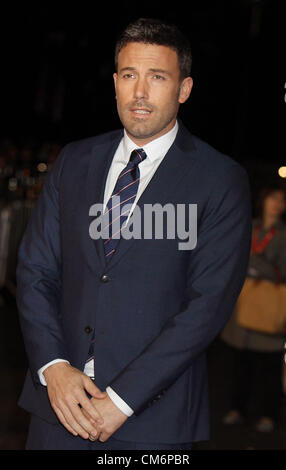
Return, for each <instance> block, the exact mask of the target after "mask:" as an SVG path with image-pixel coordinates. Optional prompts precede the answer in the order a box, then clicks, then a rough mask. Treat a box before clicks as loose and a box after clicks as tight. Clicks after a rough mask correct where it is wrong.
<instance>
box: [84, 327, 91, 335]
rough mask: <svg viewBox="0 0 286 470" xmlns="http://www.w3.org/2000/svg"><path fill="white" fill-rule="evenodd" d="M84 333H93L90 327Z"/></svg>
mask: <svg viewBox="0 0 286 470" xmlns="http://www.w3.org/2000/svg"><path fill="white" fill-rule="evenodd" d="M84 331H85V332H86V333H87V334H88V335H89V333H91V332H92V328H91V327H90V326H86V327H85V329H84Z"/></svg>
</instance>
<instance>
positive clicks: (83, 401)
mask: <svg viewBox="0 0 286 470" xmlns="http://www.w3.org/2000/svg"><path fill="white" fill-rule="evenodd" d="M79 404H80V405H81V406H82V412H84V411H85V412H86V413H87V415H86V414H85V413H84V416H86V417H87V418H91V419H92V421H91V422H92V424H96V423H98V424H103V423H104V419H103V417H102V416H101V414H100V413H99V411H98V410H97V409H96V408H95V407H94V406H93V405H92V404H91V401H90V400H89V399H88V398H87V396H86V395H85V393H84V392H83V393H82V394H81V396H80V398H79Z"/></svg>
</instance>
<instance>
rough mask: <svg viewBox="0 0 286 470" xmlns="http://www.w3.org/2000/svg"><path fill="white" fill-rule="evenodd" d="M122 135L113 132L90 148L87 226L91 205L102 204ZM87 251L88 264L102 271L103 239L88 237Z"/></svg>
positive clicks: (121, 132)
mask: <svg viewBox="0 0 286 470" xmlns="http://www.w3.org/2000/svg"><path fill="white" fill-rule="evenodd" d="M122 136H123V130H120V131H118V132H115V133H113V134H112V135H111V136H110V137H109V140H108V141H107V142H105V143H103V144H98V145H95V146H94V147H93V149H92V152H91V158H90V162H89V168H88V175H87V184H86V200H87V207H88V215H87V217H88V226H90V224H91V222H92V220H93V219H92V217H91V216H90V215H89V210H90V208H91V206H92V205H93V204H98V203H101V204H103V198H104V189H105V184H106V179H107V175H108V170H109V168H110V165H111V162H112V159H113V156H114V154H115V152H116V149H117V147H118V145H119V143H120V140H121V138H122ZM88 252H89V254H90V259H89V262H90V266H91V267H92V269H95V270H96V271H98V272H100V273H102V272H103V271H104V269H105V266H106V259H105V256H104V247H103V239H102V238H98V239H95V240H94V239H92V238H91V237H89V242H88Z"/></svg>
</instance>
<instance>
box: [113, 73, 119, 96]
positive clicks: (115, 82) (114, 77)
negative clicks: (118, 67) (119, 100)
mask: <svg viewBox="0 0 286 470" xmlns="http://www.w3.org/2000/svg"><path fill="white" fill-rule="evenodd" d="M117 78H118V75H117V73H114V74H113V81H114V88H115V98H116V87H117Z"/></svg>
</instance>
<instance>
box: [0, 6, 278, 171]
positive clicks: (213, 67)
mask: <svg viewBox="0 0 286 470" xmlns="http://www.w3.org/2000/svg"><path fill="white" fill-rule="evenodd" d="M97 5H98V3H97V2H85V3H83V4H78V3H75V4H73V3H71V2H70V3H69V4H68V6H67V5H65V6H61V4H59V3H58V4H57V6H54V7H53V6H50V3H49V2H44V6H43V4H42V2H41V3H38V4H35V5H33V6H29V5H28V6H27V4H26V2H25V3H24V2H23V3H21V4H18V3H15V2H14V4H13V3H11V4H10V6H9V7H6V9H5V11H4V14H3V13H2V15H1V28H0V30H1V49H2V50H1V62H2V72H1V89H0V99H1V127H0V136H2V137H4V136H9V137H11V138H13V139H16V141H18V142H19V144H22V143H23V142H26V141H28V140H30V141H32V142H35V143H36V142H38V141H39V140H56V141H58V142H59V143H60V144H63V143H66V142H67V141H70V140H76V139H80V138H84V137H88V136H92V135H95V134H98V133H101V132H105V131H108V130H110V129H115V128H117V127H118V126H120V125H121V124H120V122H119V120H118V118H117V111H116V104H115V100H114V90H113V79H112V73H113V72H114V65H113V49H114V42H115V40H116V37H117V35H118V32H119V31H120V30H121V29H122V28H124V27H125V26H126V24H127V23H128V22H129V21H131V20H133V19H135V18H138V17H139V16H145V17H159V18H162V19H166V20H168V21H172V22H174V23H176V24H177V25H178V26H179V27H180V28H181V29H182V30H183V31H184V33H185V34H186V35H187V36H188V37H189V39H190V41H191V44H192V51H193V70H192V76H193V78H194V88H193V92H192V95H191V98H190V100H189V102H188V103H187V104H185V105H184V106H182V109H181V117H182V119H183V120H184V122H185V124H186V125H187V127H188V128H189V129H190V130H191V131H192V132H193V133H194V134H196V135H198V136H199V137H201V138H202V139H205V140H207V141H208V142H209V143H210V144H212V145H214V146H215V147H216V148H218V149H219V150H221V151H223V152H225V153H227V154H229V155H231V156H233V157H234V158H236V159H238V160H241V161H243V162H244V161H246V160H252V161H254V160H255V161H256V162H257V164H258V163H259V162H266V163H269V162H270V161H273V160H274V161H275V164H276V165H277V164H280V163H281V164H283V161H284V162H285V159H284V157H285V139H284V134H285V124H286V119H285V117H286V114H285V113H286V104H285V101H284V94H285V93H286V90H285V89H284V84H285V81H286V77H285V73H284V72H285V16H284V15H283V9H282V5H283V2H279V1H275V0H268V1H267V0H262V1H253V0H228V1H223V0H213V1H203V0H201V1H189V2H186V3H183V2H182V3H180V2H171V3H163V2H160V3H159V2H158V3H156V2H152V3H149V4H148V2H147V3H146V2H144V5H142V6H138V5H139V4H138V2H127V1H121V2H116V4H115V3H113V4H112V3H110V2H108V6H107V7H106V8H103V7H98V9H97Z"/></svg>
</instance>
